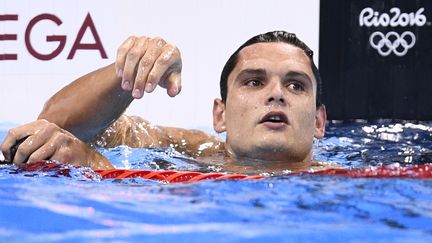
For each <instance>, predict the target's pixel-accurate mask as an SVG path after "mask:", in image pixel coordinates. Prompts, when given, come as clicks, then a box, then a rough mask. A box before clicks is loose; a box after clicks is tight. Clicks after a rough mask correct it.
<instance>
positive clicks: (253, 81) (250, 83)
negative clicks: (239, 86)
mask: <svg viewBox="0 0 432 243" xmlns="http://www.w3.org/2000/svg"><path fill="white" fill-rule="evenodd" d="M245 85H246V86H251V87H256V86H261V85H263V83H262V82H261V81H259V80H257V79H250V80H247V81H246V82H245Z"/></svg>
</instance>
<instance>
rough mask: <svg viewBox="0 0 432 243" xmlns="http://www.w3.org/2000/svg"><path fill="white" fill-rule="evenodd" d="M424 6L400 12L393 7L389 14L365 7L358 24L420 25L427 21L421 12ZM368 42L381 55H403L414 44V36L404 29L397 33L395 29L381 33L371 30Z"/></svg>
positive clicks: (376, 25) (369, 25)
mask: <svg viewBox="0 0 432 243" xmlns="http://www.w3.org/2000/svg"><path fill="white" fill-rule="evenodd" d="M424 10H425V9H424V8H420V9H418V10H417V11H416V12H411V13H402V11H401V10H400V9H399V8H397V7H394V8H392V9H390V14H388V13H379V12H377V11H374V10H373V9H372V8H365V9H363V10H362V11H361V12H360V15H359V25H360V26H365V27H380V26H381V27H414V26H417V27H422V26H424V25H425V24H426V23H427V18H426V16H425V15H424V14H423V12H424ZM369 43H370V45H371V47H372V48H374V49H376V50H377V51H378V53H379V54H380V55H381V56H389V55H390V54H391V53H393V54H395V55H396V56H405V54H406V53H407V52H408V50H409V49H411V48H412V47H414V45H415V44H416V36H415V35H414V33H413V32H411V31H404V32H403V33H401V34H399V33H397V32H396V31H390V32H388V33H382V32H380V31H375V32H373V33H372V34H371V35H370V37H369Z"/></svg>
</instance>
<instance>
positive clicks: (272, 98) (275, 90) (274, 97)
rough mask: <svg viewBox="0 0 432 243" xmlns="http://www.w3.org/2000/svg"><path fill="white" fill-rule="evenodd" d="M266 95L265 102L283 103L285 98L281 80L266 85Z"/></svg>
mask: <svg viewBox="0 0 432 243" xmlns="http://www.w3.org/2000/svg"><path fill="white" fill-rule="evenodd" d="M268 89H269V92H268V97H267V104H271V103H277V104H279V105H285V103H286V98H285V94H284V87H283V85H282V83H281V82H272V83H269V85H268Z"/></svg>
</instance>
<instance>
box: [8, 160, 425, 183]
mask: <svg viewBox="0 0 432 243" xmlns="http://www.w3.org/2000/svg"><path fill="white" fill-rule="evenodd" d="M73 168H79V166H71V165H65V164H59V163H55V162H51V161H38V162H33V163H29V164H21V165H17V169H16V170H15V171H14V172H16V173H21V172H37V171H43V172H54V174H53V176H69V177H70V171H71V169H73ZM93 171H94V172H96V173H98V174H99V175H100V176H101V177H102V179H124V178H137V177H140V178H143V179H150V180H158V181H164V182H168V183H177V182H194V181H201V180H255V179H263V178H268V177H266V176H263V175H252V176H251V175H243V174H225V173H201V172H195V171H172V170H161V171H153V170H126V169H113V170H93ZM302 175H325V176H345V177H352V178H416V179H432V164H422V165H413V166H401V165H399V164H391V165H384V166H371V167H365V168H356V169H326V170H319V171H305V172H297V173H291V174H287V175H286V176H302Z"/></svg>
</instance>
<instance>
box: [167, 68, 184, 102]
mask: <svg viewBox="0 0 432 243" xmlns="http://www.w3.org/2000/svg"><path fill="white" fill-rule="evenodd" d="M166 85H167V94H168V95H169V96H171V97H174V96H176V95H178V94H179V93H180V91H181V73H179V72H174V73H171V74H170V75H169V76H168V77H167V82H166Z"/></svg>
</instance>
